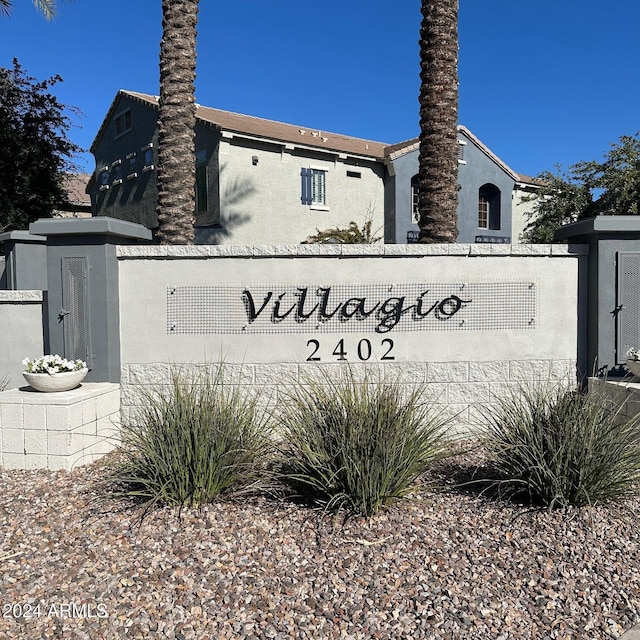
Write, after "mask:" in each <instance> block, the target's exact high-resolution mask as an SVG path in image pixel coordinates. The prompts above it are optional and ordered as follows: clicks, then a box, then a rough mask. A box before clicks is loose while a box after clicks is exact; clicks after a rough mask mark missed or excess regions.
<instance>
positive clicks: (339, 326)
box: [166, 281, 537, 349]
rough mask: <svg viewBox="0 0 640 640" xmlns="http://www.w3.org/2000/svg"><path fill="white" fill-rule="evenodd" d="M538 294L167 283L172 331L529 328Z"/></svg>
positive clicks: (427, 287)
mask: <svg viewBox="0 0 640 640" xmlns="http://www.w3.org/2000/svg"><path fill="white" fill-rule="evenodd" d="M536 300H537V295H536V285H535V283H534V282H520V281H515V282H492V281H481V282H451V281H449V282H438V281H434V282H429V281H427V282H425V281H422V282H421V281H417V282H399V283H396V284H392V283H381V282H357V283H356V282H329V283H327V282H319V283H309V282H306V283H300V282H291V283H283V282H279V283H273V282H272V283H264V282H263V283H260V282H250V283H243V284H240V283H222V282H221V283H216V284H194V285H175V286H169V287H167V315H166V323H167V324H166V328H167V333H168V334H171V335H185V334H192V335H206V334H209V335H225V334H244V335H269V334H285V335H286V334H294V333H299V334H310V333H313V334H315V333H322V334H341V335H344V334H347V333H358V334H360V335H361V337H366V336H364V334H374V335H375V334H378V335H380V336H383V337H385V336H386V337H390V336H392V335H395V334H399V333H406V332H425V331H487V330H488V331H495V330H518V329H524V330H531V329H534V328H535V327H536V315H537V311H536V308H537V303H536ZM374 342H375V341H374ZM376 344H377V343H376ZM380 348H382V349H384V346H383V345H380Z"/></svg>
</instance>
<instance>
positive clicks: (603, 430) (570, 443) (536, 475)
mask: <svg viewBox="0 0 640 640" xmlns="http://www.w3.org/2000/svg"><path fill="white" fill-rule="evenodd" d="M620 418H621V416H620V410H619V409H618V408H617V407H616V406H614V404H613V403H612V402H611V401H610V400H608V399H607V398H606V397H605V396H604V395H603V394H594V393H591V394H584V393H581V392H579V391H575V390H572V389H570V388H567V387H566V386H563V385H557V386H550V385H548V384H547V385H544V386H542V385H540V386H537V387H533V388H524V387H521V388H519V389H518V390H517V391H516V392H514V393H513V394H512V395H511V396H510V397H508V398H507V399H504V400H503V401H502V402H501V403H500V404H499V406H498V408H497V409H495V410H491V411H488V412H487V413H486V415H485V416H484V420H483V423H482V425H481V427H480V439H481V442H482V443H483V444H484V447H485V449H486V451H487V453H488V456H489V458H490V460H491V463H490V466H492V467H493V468H494V471H496V472H497V477H498V480H497V481H495V482H494V483H493V484H494V486H496V487H498V488H499V489H501V490H502V489H504V490H506V491H507V493H508V494H509V495H511V496H515V497H519V498H524V499H527V498H528V499H529V501H530V502H531V503H533V504H538V505H541V506H545V507H547V508H548V509H553V508H556V507H566V506H578V507H581V506H586V505H593V504H595V503H599V502H607V501H611V500H617V499H621V498H624V497H627V496H630V495H633V494H636V493H637V492H638V483H639V481H640V417H636V418H633V419H631V420H627V421H625V420H621V419H620Z"/></svg>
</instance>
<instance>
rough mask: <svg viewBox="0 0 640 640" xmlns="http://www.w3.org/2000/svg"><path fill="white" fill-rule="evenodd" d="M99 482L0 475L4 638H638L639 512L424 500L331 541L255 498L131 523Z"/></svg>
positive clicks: (282, 508) (311, 524) (324, 519)
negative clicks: (102, 496) (631, 634)
mask: <svg viewBox="0 0 640 640" xmlns="http://www.w3.org/2000/svg"><path fill="white" fill-rule="evenodd" d="M99 476H100V467H99V466H98V465H92V466H89V467H86V468H82V469H79V470H76V471H73V472H71V473H68V472H51V471H6V470H0V481H1V483H2V485H1V486H2V494H1V496H0V505H1V510H0V584H1V594H2V598H1V603H0V604H2V607H3V610H2V617H0V638H20V639H23V640H30V639H34V640H35V639H41V638H65V639H67V638H72V639H84V638H87V639H91V640H95V639H100V638H105V639H112V638H113V639H118V638H149V637H154V638H171V639H174V638H175V639H179V638H182V639H185V640H186V639H192V638H194V639H195V638H220V639H225V638H247V639H249V638H274V639H282V640H284V639H289V638H313V639H320V638H327V639H329V638H345V639H350V638H351V639H354V640H355V639H368V638H379V639H384V638H387V639H389V640H391V639H393V640H395V639H399V638H422V639H427V640H449V639H454V638H455V639H456V640H457V639H468V640H507V639H508V640H515V639H519V638H529V639H547V638H552V639H559V640H560V639H563V640H568V639H575V640H603V639H606V638H619V637H620V636H621V635H622V634H623V633H624V632H625V631H627V630H630V629H631V628H632V627H633V626H634V625H635V624H637V623H638V619H639V614H640V571H638V568H639V567H640V545H639V536H638V526H637V522H638V520H637V518H638V514H639V513H640V501H638V500H636V501H632V502H628V503H626V504H625V505H623V506H621V505H618V506H609V507H605V506H596V507H593V508H590V509H584V510H563V511H557V512H553V513H547V512H539V511H532V510H528V509H526V508H525V507H523V506H519V505H513V504H505V503H499V502H492V501H490V500H489V499H488V498H485V497H481V496H477V495H464V494H461V493H453V492H450V493H430V492H426V491H425V492H420V493H417V494H416V495H414V496H413V498H412V499H411V500H410V501H407V502H404V503H401V504H399V505H397V506H395V507H393V508H391V509H389V510H388V511H385V512H384V513H381V514H380V515H377V516H375V517H373V518H372V519H371V520H369V521H366V520H362V519H358V518H354V519H350V520H347V521H346V522H344V523H343V520H342V519H341V518H337V517H333V516H327V515H325V516H322V515H321V514H319V513H318V512H317V511H314V510H312V509H310V508H307V507H304V506H300V505H295V504H291V503H287V502H281V501H275V500H271V499H267V498H260V497H256V498H252V499H250V500H245V501H244V502H242V503H237V502H236V503H233V502H226V503H225V502H221V503H217V504H212V505H209V506H206V507H204V508H202V509H199V510H184V511H183V512H182V514H181V518H180V519H178V517H177V512H176V511H175V510H170V509H159V510H156V511H154V512H152V513H150V514H148V515H147V517H146V518H144V519H142V520H140V515H141V510H140V508H139V507H138V508H135V509H132V508H131V507H130V506H129V505H127V504H125V503H122V502H114V501H107V502H100V501H96V497H97V495H98V494H97V493H96V492H95V488H94V486H95V485H94V481H95V480H96V479H97V478H98V477H99ZM27 613H31V615H27Z"/></svg>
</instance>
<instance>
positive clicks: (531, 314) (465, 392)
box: [118, 245, 586, 423]
mask: <svg viewBox="0 0 640 640" xmlns="http://www.w3.org/2000/svg"><path fill="white" fill-rule="evenodd" d="M118 257H119V262H120V264H119V274H120V275H119V287H120V294H121V299H120V327H121V363H122V403H123V409H124V411H125V417H126V416H127V415H130V412H131V411H132V410H135V407H136V406H137V405H138V403H139V402H140V397H139V393H138V392H139V390H140V388H142V387H147V388H148V387H149V385H157V384H166V383H167V382H168V381H169V370H170V366H171V364H176V365H177V364H182V365H189V366H198V365H203V364H207V363H216V362H218V361H220V360H224V361H225V362H226V363H229V364H231V365H234V366H236V367H238V368H241V369H242V380H243V381H244V382H246V383H247V384H250V385H258V386H263V385H267V386H276V387H277V386H278V385H281V384H286V383H287V381H290V380H300V379H301V376H303V375H304V372H305V371H306V370H309V369H310V368H317V367H330V368H331V367H334V368H335V367H339V366H340V365H341V364H343V363H344V360H343V361H341V360H340V358H341V357H345V358H346V361H348V362H350V363H351V364H352V366H355V367H365V366H375V367H378V366H381V367H382V368H383V369H386V370H388V371H389V372H392V373H393V374H394V375H396V374H399V375H402V376H403V378H404V379H405V380H406V381H407V382H408V383H411V382H414V383H424V382H426V383H428V384H429V389H430V390H431V392H433V394H434V398H435V399H436V400H437V401H438V402H440V403H441V404H443V405H446V406H448V407H449V409H450V410H451V411H452V412H455V413H456V414H458V420H459V421H460V422H462V423H467V422H468V421H469V420H470V419H471V418H472V417H473V415H474V413H475V412H477V409H478V407H479V405H482V404H486V403H492V402H495V401H496V400H497V399H498V398H500V397H501V396H503V395H504V394H505V393H506V392H507V390H508V389H509V388H511V387H513V385H515V384H518V383H519V382H520V381H522V380H533V379H540V378H542V379H547V378H558V377H564V376H567V375H568V376H575V368H576V362H577V359H578V351H579V344H580V343H581V341H583V338H584V336H583V335H581V323H580V322H579V318H578V317H577V308H578V287H579V281H578V272H579V264H580V262H581V260H583V259H585V258H586V253H585V251H583V248H581V247H575V246H573V247H567V246H556V245H538V246H533V247H531V246H525V245H514V246H511V245H430V246H422V245H408V246H407V245H386V246H375V245H374V246H355V245H351V246H350V245H341V246H317V245H302V246H297V247H285V246H279V247H278V246H273V247H266V246H244V247H239V246H234V247H226V248H225V247H211V246H208V247H188V248H179V247H120V248H118ZM323 287H324V289H322V288H323ZM411 287H414V289H413V291H414V293H415V291H419V292H420V294H419V297H418V302H416V298H415V296H414V297H413V298H412V297H411V296H412V295H413V294H410V293H407V292H408V291H409V290H410V289H411ZM415 287H417V288H415ZM326 288H330V289H331V291H330V293H326V294H323V295H326V296H327V299H326V300H325V302H326V304H325V310H326V316H327V317H326V318H324V319H323V318H322V317H320V316H321V314H322V309H321V310H320V311H318V307H322V304H323V302H322V296H320V294H319V293H318V292H319V291H322V290H324V291H326ZM304 289H306V290H307V294H308V299H307V300H305V301H304V304H302V305H300V297H301V295H302V294H301V293H300V291H301V290H304ZM247 292H249V293H250V294H251V300H252V303H253V305H254V308H253V312H254V313H253V316H254V317H253V320H252V319H251V309H250V305H248V304H247ZM266 292H271V293H272V294H273V295H272V296H268V295H267V293H266ZM296 292H298V293H296ZM305 295H306V294H305ZM296 296H297V297H296ZM420 296H422V297H420ZM456 297H457V299H458V300H460V301H461V302H460V303H457V302H456V301H455V299H456ZM296 300H297V302H298V303H299V304H298V308H297V310H295V312H294V311H293V307H295V306H296ZM420 300H422V302H420ZM447 300H448V302H447ZM276 301H279V302H278V304H279V305H280V306H279V307H277V308H276V307H274V304H275V303H276ZM385 301H386V302H385ZM374 304H378V307H377V309H378V311H377V312H376V313H372V315H371V316H370V317H368V318H366V319H358V317H357V314H355V313H353V311H354V309H355V308H356V307H357V306H359V305H360V306H361V308H362V309H366V310H370V309H372V308H373V305H374ZM399 304H400V305H405V307H404V308H405V313H404V314H402V315H400V314H398V315H397V317H396V318H395V319H396V320H397V322H396V323H395V324H394V322H393V321H389V317H391V316H393V313H388V314H387V315H386V316H384V317H383V316H380V313H381V311H382V310H385V309H386V311H393V308H394V307H395V308H396V309H397V308H398V305H399ZM432 304H433V305H434V306H433V307H430V305H432ZM438 304H441V305H442V306H440V307H438ZM314 305H315V306H314ZM385 305H386V306H385ZM411 305H414V309H413V313H411V312H410V310H409V312H407V311H406V309H407V308H409V307H410V306H411ZM416 305H418V306H416ZM420 305H422V306H420ZM290 307H291V309H292V310H291V311H289V313H287V310H288V309H289V308H290ZM429 308H432V309H434V311H433V313H429V312H427V310H428V309H429ZM260 309H262V311H260ZM335 309H338V311H337V312H336V314H337V315H336V317H335V318H331V319H328V316H329V314H330V313H331V312H332V311H333V310H335ZM340 309H341V310H340ZM438 310H439V311H438ZM258 316H259V317H258ZM336 318H341V320H340V321H338V320H336ZM385 318H386V320H385ZM385 322H386V323H385ZM216 327H217V328H216Z"/></svg>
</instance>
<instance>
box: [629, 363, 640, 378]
mask: <svg viewBox="0 0 640 640" xmlns="http://www.w3.org/2000/svg"><path fill="white" fill-rule="evenodd" d="M627 369H629V372H630V373H632V374H633V375H634V376H635V377H636V378H640V360H627Z"/></svg>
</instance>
